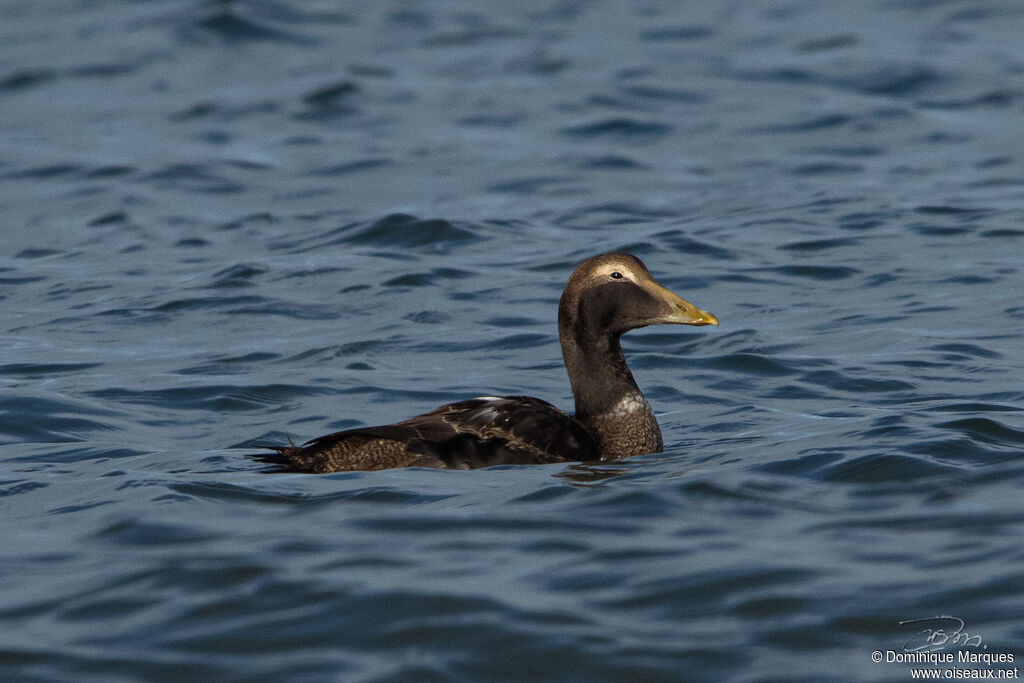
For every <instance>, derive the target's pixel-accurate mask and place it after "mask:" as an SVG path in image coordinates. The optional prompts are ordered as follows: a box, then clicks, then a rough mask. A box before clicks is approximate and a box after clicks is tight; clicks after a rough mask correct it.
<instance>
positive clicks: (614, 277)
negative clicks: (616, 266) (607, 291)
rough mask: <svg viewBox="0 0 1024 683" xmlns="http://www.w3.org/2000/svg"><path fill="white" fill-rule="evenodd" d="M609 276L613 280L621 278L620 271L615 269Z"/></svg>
mask: <svg viewBox="0 0 1024 683" xmlns="http://www.w3.org/2000/svg"><path fill="white" fill-rule="evenodd" d="M611 277H612V279H613V280H621V279H622V273H620V272H619V271H617V270H613V271H612V275H611Z"/></svg>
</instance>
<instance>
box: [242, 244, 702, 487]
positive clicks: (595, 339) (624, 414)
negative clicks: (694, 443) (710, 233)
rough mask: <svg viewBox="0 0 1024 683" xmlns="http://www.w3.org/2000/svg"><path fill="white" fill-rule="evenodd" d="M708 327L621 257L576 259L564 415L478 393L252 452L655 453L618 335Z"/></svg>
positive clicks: (326, 467)
mask: <svg viewBox="0 0 1024 683" xmlns="http://www.w3.org/2000/svg"><path fill="white" fill-rule="evenodd" d="M666 324H677V325H718V318H716V317H715V316H714V315H713V314H711V313H708V312H707V311H702V310H701V309H699V308H697V307H696V306H694V305H693V304H691V303H690V302H688V301H686V300H684V299H682V298H680V297H679V296H677V295H676V294H674V293H673V292H671V291H669V290H668V289H666V288H665V287H662V286H661V285H660V284H658V282H657V281H656V280H655V279H654V277H653V276H652V275H651V273H650V271H648V270H647V267H646V266H644V264H643V263H642V262H641V261H640V259H638V258H636V257H635V256H632V255H631V254H602V255H600V256H594V257H593V258H589V259H587V260H586V261H583V262H582V263H580V264H579V265H578V266H577V267H576V269H575V270H574V271H573V273H572V275H571V276H570V277H569V282H568V284H567V285H566V287H565V291H564V292H563V293H562V298H561V300H560V301H559V304H558V337H559V340H560V341H561V344H562V358H563V359H564V361H565V369H566V371H567V372H568V374H569V383H570V384H571V385H572V394H573V397H574V399H575V401H576V413H575V415H568V414H566V413H564V412H562V411H561V410H559V409H558V408H556V407H555V406H553V405H551V404H550V403H548V402H547V401H542V400H540V399H537V398H531V397H529V396H481V397H478V398H472V399H469V400H466V401H459V402H457V403H450V404H448V405H444V406H441V407H440V408H437V409H435V410H432V411H430V412H429V413H425V414H423V415H417V416H416V417H413V418H410V419H408V420H404V421H402V422H397V423H395V424H390V425H382V426H378V427H357V428H355V429H347V430H345V431H342V432H335V433H334V434H328V435H326V436H321V437H319V438H317V439H313V440H312V441H309V442H308V443H305V444H303V445H301V446H295V445H289V446H282V447H275V448H273V449H272V450H273V452H272V453H267V454H261V455H257V456H255V457H257V458H259V459H260V460H262V461H264V462H268V463H272V464H275V465H278V466H280V467H281V468H282V469H284V470H289V471H300V472H342V471H350V470H381V469H388V468H393V467H440V468H454V469H471V468H475V467H486V466H489V465H503V464H535V463H554V462H569V461H598V460H616V459H619V458H624V457H628V456H631V455H640V454H643V453H660V452H661V450H662V446H663V443H662V438H661V429H660V428H659V427H658V421H657V420H656V419H655V417H654V413H653V411H652V410H651V406H650V404H649V403H648V402H647V399H645V398H644V395H643V393H642V392H641V391H640V388H639V387H638V386H637V384H636V381H635V380H634V379H633V375H632V373H631V372H630V371H629V368H628V367H627V366H626V359H625V358H624V357H623V355H622V348H621V346H620V344H619V337H620V336H621V335H622V334H623V333H625V332H628V331H630V330H634V329H637V328H639V327H646V326H647V325H666Z"/></svg>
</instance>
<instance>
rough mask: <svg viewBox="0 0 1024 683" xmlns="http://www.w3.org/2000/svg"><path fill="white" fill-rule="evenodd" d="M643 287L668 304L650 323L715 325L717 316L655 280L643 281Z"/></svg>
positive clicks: (716, 324)
mask: <svg viewBox="0 0 1024 683" xmlns="http://www.w3.org/2000/svg"><path fill="white" fill-rule="evenodd" d="M644 287H645V288H646V289H647V290H648V291H649V292H650V293H651V294H652V295H654V296H655V297H656V298H658V299H659V300H661V301H664V302H665V303H666V304H668V307H669V312H668V313H667V314H665V315H659V316H656V317H654V318H652V319H651V323H652V324H656V325H657V324H663V325H672V324H674V325H715V326H716V327H717V326H718V318H717V317H715V314H714V313H709V312H708V311H704V310H701V309H699V308H697V307H696V306H694V305H693V304H691V303H690V302H689V301H687V300H686V299H684V298H683V297H681V296H679V295H678V294H676V293H675V292H673V291H671V290H669V289H665V288H664V287H662V286H661V285H659V284H658V283H656V282H650V283H645V284H644Z"/></svg>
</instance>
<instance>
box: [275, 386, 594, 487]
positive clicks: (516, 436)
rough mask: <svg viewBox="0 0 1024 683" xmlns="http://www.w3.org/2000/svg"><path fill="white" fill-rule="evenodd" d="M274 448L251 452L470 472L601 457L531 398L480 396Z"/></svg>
mask: <svg viewBox="0 0 1024 683" xmlns="http://www.w3.org/2000/svg"><path fill="white" fill-rule="evenodd" d="M274 451H275V452H274V453H270V454H264V455H259V456H256V457H257V458H259V459H260V460H262V461H263V462H268V463H272V464H275V465H279V466H281V467H283V468H284V469H287V470H292V471H301V472H341V471H351V470H378V469H388V468H392V467H441V468H454V469H472V468H476V467H488V466H491V465H506V464H542V463H552V462H568V461H577V460H597V459H599V458H600V452H599V449H598V445H597V441H596V440H595V438H594V436H593V435H592V434H591V433H590V431H589V430H588V429H587V428H586V427H584V426H583V425H582V424H581V423H579V422H578V421H577V420H576V419H575V418H573V417H572V416H570V415H567V414H566V413H564V412H562V411H561V410H559V409H558V408H556V407H555V406H553V405H551V404H550V403H548V402H547V401H542V400H540V399H537V398H532V397H530V396H502V397H498V396H482V397H480V398H473V399H469V400H467V401H459V402H457V403H450V404H448V405H444V406H441V407H440V408H436V409H435V410H432V411H431V412H429V413H424V414H423V415H417V416H416V417H413V418H410V419H408V420H404V421H402V422H397V423H395V424H391V425H381V426H377V427H357V428H355V429H348V430H345V431H342V432H335V433H333V434H327V435H326V436H321V437H319V438H316V439H313V440H312V441H309V442H307V443H305V444H303V445H301V446H285V447H282V448H275V449H274Z"/></svg>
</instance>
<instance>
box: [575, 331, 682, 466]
mask: <svg viewBox="0 0 1024 683" xmlns="http://www.w3.org/2000/svg"><path fill="white" fill-rule="evenodd" d="M567 328H568V326H562V325H560V326H559V337H560V339H561V342H562V356H563V358H564V360H565V368H566V371H567V372H568V373H569V383H570V384H571V385H572V394H573V398H574V399H575V401H576V419H577V420H579V421H580V422H581V423H582V424H583V425H584V426H586V427H587V428H588V429H589V430H590V431H591V432H592V433H593V434H594V436H595V437H596V438H597V441H598V444H599V446H600V448H601V457H602V459H603V460H612V459H616V458H624V457H627V456H631V455H640V454H642V453H658V452H660V451H661V449H662V440H661V429H660V428H659V427H658V421H657V420H656V419H655V417H654V412H653V411H652V410H651V406H650V404H648V403H647V400H646V399H645V398H644V395H643V393H642V392H641V391H640V388H639V387H638V386H637V384H636V380H634V379H633V373H631V372H630V371H629V367H627V365H626V359H625V357H624V356H623V355H622V347H621V346H620V344H619V336H618V335H612V336H609V337H587V338H585V339H582V340H581V339H580V338H579V335H578V330H573V329H567Z"/></svg>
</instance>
